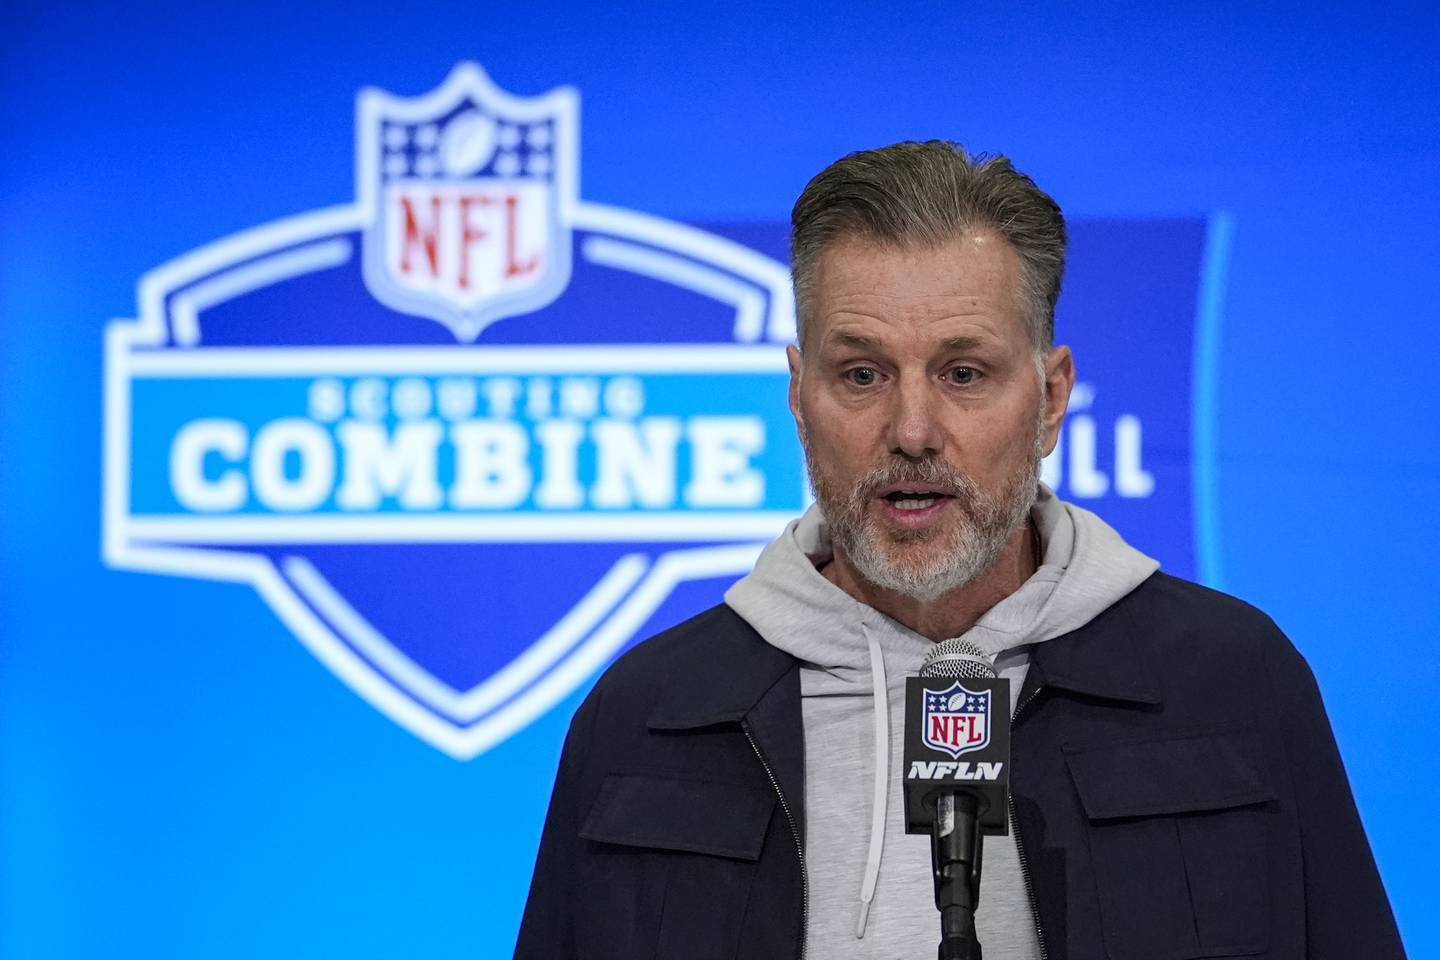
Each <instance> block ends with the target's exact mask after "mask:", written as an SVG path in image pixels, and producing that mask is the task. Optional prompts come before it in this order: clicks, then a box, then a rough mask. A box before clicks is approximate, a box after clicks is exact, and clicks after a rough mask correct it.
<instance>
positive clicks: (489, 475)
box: [450, 420, 532, 509]
mask: <svg viewBox="0 0 1440 960" xmlns="http://www.w3.org/2000/svg"><path fill="white" fill-rule="evenodd" d="M450 442H451V444H452V445H453V446H454V447H455V483H454V485H453V486H451V488H450V504H451V505H452V506H454V507H459V508H461V509H476V508H484V507H489V508H504V507H514V506H517V505H519V504H520V503H523V502H524V500H525V497H526V496H527V495H528V494H529V492H530V482H531V473H532V471H531V469H530V462H529V456H530V438H529V437H528V436H527V435H526V434H525V431H524V430H522V429H521V428H520V426H519V425H518V424H515V423H510V422H509V421H506V420H467V421H465V422H464V423H457V424H455V425H453V426H452V427H451V428H450Z"/></svg>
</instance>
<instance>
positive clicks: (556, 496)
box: [535, 420, 585, 510]
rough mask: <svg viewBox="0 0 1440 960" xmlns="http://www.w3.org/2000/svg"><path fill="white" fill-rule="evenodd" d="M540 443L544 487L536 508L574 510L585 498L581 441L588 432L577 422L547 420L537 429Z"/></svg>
mask: <svg viewBox="0 0 1440 960" xmlns="http://www.w3.org/2000/svg"><path fill="white" fill-rule="evenodd" d="M535 439H537V440H539V441H540V476H541V478H542V479H541V481H540V486H538V487H536V488H535V505H536V506H537V507H543V508H545V509H548V510H573V509H575V508H576V507H578V506H580V505H581V503H582V502H583V501H584V499H585V491H584V490H582V489H581V488H580V458H579V449H580V442H581V441H582V440H584V439H585V429H584V428H583V427H582V426H581V425H580V424H578V423H576V422H575V421H574V420H545V421H543V422H541V423H539V424H536V426H535Z"/></svg>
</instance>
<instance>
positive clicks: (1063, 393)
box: [1045, 346, 1075, 456]
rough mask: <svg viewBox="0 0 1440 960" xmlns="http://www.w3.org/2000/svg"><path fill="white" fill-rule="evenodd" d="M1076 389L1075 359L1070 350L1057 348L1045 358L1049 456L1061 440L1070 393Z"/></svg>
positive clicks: (1046, 447) (1046, 430) (1063, 347)
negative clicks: (1061, 428) (1061, 429)
mask: <svg viewBox="0 0 1440 960" xmlns="http://www.w3.org/2000/svg"><path fill="white" fill-rule="evenodd" d="M1074 387H1075V359H1074V357H1072V356H1071V355H1070V348H1069V347H1066V346H1060V347H1056V348H1055V349H1054V350H1051V351H1050V355H1049V356H1048V357H1046V358H1045V455H1046V456H1049V455H1050V454H1051V452H1052V451H1054V449H1055V443H1056V441H1057V440H1059V438H1060V427H1061V425H1062V424H1063V423H1064V422H1065V411H1066V410H1067V409H1068V408H1069V406H1070V391H1071V390H1072V389H1073V388H1074Z"/></svg>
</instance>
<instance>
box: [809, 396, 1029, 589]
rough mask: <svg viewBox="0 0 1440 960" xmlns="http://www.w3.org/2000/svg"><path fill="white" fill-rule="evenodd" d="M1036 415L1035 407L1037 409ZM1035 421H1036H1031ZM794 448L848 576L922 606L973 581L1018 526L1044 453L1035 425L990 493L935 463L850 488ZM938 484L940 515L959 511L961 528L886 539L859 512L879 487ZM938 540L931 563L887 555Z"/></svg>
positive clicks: (894, 464)
mask: <svg viewBox="0 0 1440 960" xmlns="http://www.w3.org/2000/svg"><path fill="white" fill-rule="evenodd" d="M1042 416H1043V409H1042ZM1037 420H1039V418H1037ZM800 442H801V444H802V446H804V448H805V464H806V469H807V470H808V471H809V474H810V484H811V486H812V488H813V489H814V490H815V499H816V501H817V502H818V503H819V504H820V512H821V513H822V514H823V515H824V517H825V521H826V523H827V525H828V526H829V528H830V537H831V539H832V540H833V541H834V543H835V545H836V546H837V547H839V548H840V549H841V550H843V551H844V552H845V556H846V558H847V559H848V560H849V562H850V564H851V565H852V566H853V567H854V568H855V570H856V571H857V572H858V573H859V574H860V575H861V576H862V577H864V578H865V579H866V580H867V581H869V582H870V583H872V584H874V585H875V586H877V587H880V588H881V589H883V590H889V591H891V592H893V593H897V594H900V595H901V596H905V597H912V598H914V599H916V600H919V601H921V602H925V603H928V602H930V601H932V600H935V599H936V598H938V597H940V596H941V595H942V594H945V593H948V592H949V591H951V590H956V589H958V588H960V587H963V586H965V585H966V584H968V583H971V582H972V581H974V580H975V578H976V577H978V576H980V574H982V573H984V572H985V571H986V570H987V569H989V567H990V566H991V565H992V564H993V563H994V562H995V561H996V559H998V558H999V556H1000V554H1001V552H1003V551H1004V549H1005V545H1006V544H1008V543H1009V542H1010V538H1011V537H1012V536H1013V535H1014V534H1015V531H1017V530H1019V529H1020V528H1021V527H1022V526H1024V524H1025V522H1026V520H1027V518H1028V517H1029V515H1030V508H1031V507H1032V506H1034V504H1035V496H1036V493H1037V492H1038V485H1039V482H1040V460H1041V458H1042V456H1043V455H1044V425H1043V421H1039V422H1037V425H1036V434H1035V443H1034V444H1033V447H1032V451H1031V456H1030V457H1029V459H1028V461H1027V463H1026V464H1025V467H1024V469H1022V470H1021V471H1020V472H1019V473H1018V474H1017V475H1016V476H1015V477H1013V478H1012V481H1011V483H1010V484H1009V485H1008V486H1007V488H1006V489H1004V490H1002V491H1000V493H999V494H997V495H993V496H992V495H990V494H988V493H986V492H985V491H983V490H981V489H980V487H979V485H978V484H977V483H976V482H975V481H974V480H973V479H972V478H971V477H970V476H968V475H966V474H964V473H961V472H959V471H958V470H955V469H953V468H951V467H950V466H948V465H947V464H945V463H943V462H941V461H939V460H937V459H929V460H921V461H911V460H903V459H894V460H891V461H890V462H889V463H887V464H885V465H883V466H881V467H879V468H877V469H875V470H873V471H871V472H870V473H868V474H866V475H865V476H863V477H861V478H860V479H859V480H858V481H857V482H856V483H855V485H854V487H853V488H851V489H850V490H848V491H846V490H841V489H838V485H837V484H836V483H834V482H832V481H831V479H830V478H829V477H827V476H825V475H823V474H822V473H821V472H820V471H818V470H816V468H815V460H814V458H813V457H811V456H810V443H809V436H808V433H807V432H806V431H805V430H804V429H803V428H802V429H801V431H800ZM904 483H918V484H929V485H934V486H938V487H939V488H941V489H942V490H944V491H945V492H946V493H948V494H950V495H951V496H953V497H954V498H955V499H954V502H953V503H951V504H950V506H949V507H948V508H947V509H951V510H956V509H958V510H960V511H961V513H962V514H963V515H964V519H965V522H963V523H958V524H955V523H952V524H951V525H950V526H949V527H948V528H947V529H945V530H942V531H934V530H914V531H901V532H899V533H895V532H891V533H890V534H888V535H887V534H886V533H885V532H883V531H882V530H880V529H879V526H878V523H877V522H874V521H873V519H872V518H871V517H870V516H868V515H867V513H866V506H867V505H868V503H869V502H870V500H872V499H873V498H874V496H875V494H876V493H877V492H878V491H880V490H881V489H883V488H885V487H888V486H891V485H892V484H904ZM937 537H943V538H944V545H943V548H942V549H940V550H939V551H938V554H939V555H938V557H937V558H936V559H935V560H934V561H932V562H930V563H928V564H927V563H925V562H923V561H907V560H906V559H905V558H904V557H903V556H898V557H897V556H892V554H891V552H890V550H892V549H894V548H895V547H903V546H904V545H905V544H907V543H928V542H930V541H931V540H934V539H936V538H937Z"/></svg>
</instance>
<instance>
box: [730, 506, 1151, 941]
mask: <svg viewBox="0 0 1440 960" xmlns="http://www.w3.org/2000/svg"><path fill="white" fill-rule="evenodd" d="M1031 519H1032V520H1033V521H1034V522H1035V524H1036V527H1037V529H1038V530H1039V533H1040V539H1041V544H1042V555H1043V559H1042V563H1041V565H1040V568H1039V569H1038V570H1036V571H1035V574H1034V576H1032V577H1031V578H1030V579H1029V580H1027V581H1026V582H1025V583H1024V584H1023V585H1022V586H1021V587H1020V589H1019V590H1017V591H1015V593H1013V594H1011V595H1010V596H1008V597H1006V598H1005V599H1004V600H1002V601H1000V602H999V603H997V604H996V605H995V606H994V607H992V608H990V610H989V611H988V612H987V613H986V614H985V615H984V616H983V617H981V618H980V621H979V622H978V623H976V624H975V626H973V627H971V628H970V630H969V631H967V632H966V633H965V634H964V636H965V637H966V638H968V639H970V640H973V641H974V642H975V643H976V644H978V645H979V646H980V648H981V649H982V650H984V651H985V652H986V654H988V655H991V656H994V657H995V667H996V670H997V672H999V674H1000V675H1001V676H1003V677H1007V678H1009V680H1010V689H1011V693H1012V703H1011V709H1012V711H1013V709H1014V701H1013V697H1014V696H1015V695H1016V694H1018V692H1019V690H1020V685H1021V683H1023V682H1024V679H1025V670H1026V668H1027V666H1028V665H1029V648H1030V647H1031V646H1032V645H1033V644H1036V643H1040V642H1042V641H1044V640H1049V639H1051V638H1053V637H1058V636H1060V635H1061V634H1064V633H1068V632H1070V631H1071V630H1074V629H1075V628H1077V627H1080V626H1083V625H1084V624H1086V623H1088V622H1089V621H1090V620H1091V619H1093V618H1094V617H1095V616H1096V615H1097V614H1099V613H1100V612H1101V611H1103V610H1105V609H1106V608H1107V607H1109V606H1110V605H1112V604H1113V603H1114V602H1115V601H1116V600H1118V599H1120V598H1121V597H1123V596H1125V595H1126V594H1127V593H1129V592H1130V591H1131V590H1133V589H1135V587H1137V586H1138V585H1139V584H1140V583H1141V582H1142V581H1144V580H1145V579H1146V578H1147V577H1149V576H1150V574H1152V573H1154V572H1155V570H1156V569H1157V568H1158V566H1159V564H1158V563H1157V562H1156V561H1154V560H1152V559H1150V558H1149V557H1147V556H1145V555H1144V554H1142V553H1140V552H1139V551H1138V550H1135V549H1134V548H1133V547H1131V546H1129V545H1128V544H1127V543H1125V541H1124V540H1122V539H1121V538H1120V535H1119V534H1118V533H1116V532H1115V531H1114V530H1112V529H1111V528H1110V527H1109V526H1108V525H1106V523H1105V522H1104V521H1103V520H1101V519H1100V518H1099V517H1097V516H1095V515H1094V514H1093V513H1090V512H1089V511H1087V510H1082V509H1080V508H1079V507H1076V506H1074V505H1072V504H1068V503H1063V502H1062V501H1060V500H1058V499H1056V497H1055V495H1054V494H1053V493H1052V492H1051V491H1050V490H1049V488H1047V487H1044V486H1043V485H1042V486H1041V488H1040V495H1039V498H1038V499H1037V500H1036V503H1035V507H1034V509H1033V510H1032V511H1031ZM831 556H832V550H831V545H830V536H829V531H828V530H827V529H826V527H825V523H824V520H823V518H822V517H821V515H820V512H819V508H818V507H812V508H811V509H810V510H809V512H807V513H806V514H805V516H803V517H801V518H800V519H799V520H796V521H794V522H793V523H791V524H790V525H789V526H788V527H786V529H785V532H784V533H782V534H781V535H780V538H779V539H778V540H776V541H775V542H774V543H772V544H770V545H769V546H768V547H766V548H765V550H764V552H763V553H761V554H760V559H759V561H758V562H757V563H756V565H755V569H754V570H753V571H752V572H751V573H750V574H749V575H748V576H746V577H745V578H744V579H742V580H740V581H739V582H738V583H736V584H735V585H734V586H733V587H731V588H730V590H729V591H728V592H727V593H726V594H725V602H726V603H727V604H729V606H730V607H731V608H732V609H734V610H735V612H736V613H738V614H739V615H740V616H741V617H743V618H744V619H745V620H746V621H747V622H748V623H749V624H750V625H751V626H753V627H754V628H755V629H756V630H757V631H759V633H760V635H761V636H763V637H764V638H765V640H766V641H767V642H769V643H770V644H772V645H773V646H775V647H778V648H779V649H781V650H784V651H785V652H786V653H788V654H790V655H791V656H793V657H796V658H797V659H798V660H799V661H800V692H801V697H802V700H801V713H802V717H803V720H804V725H805V861H806V882H807V884H808V889H809V904H810V910H809V921H808V924H807V927H806V931H805V937H806V952H807V954H808V955H810V956H812V957H844V958H850V957H855V958H875V960H882V958H883V960H898V958H913V957H924V956H931V955H933V953H934V951H935V945H936V943H938V942H939V937H940V934H939V930H940V926H939V913H938V912H937V911H936V910H935V904H934V890H933V886H932V881H931V878H930V846H929V840H928V838H926V837H923V836H913V835H907V834H906V833H905V822H904V801H903V796H902V792H901V779H900V765H901V762H900V758H901V749H902V739H903V734H904V713H903V710H904V699H905V678H906V677H908V676H913V675H915V674H917V673H918V672H919V670H920V663H921V661H922V659H923V658H924V656H925V651H926V650H927V649H928V648H929V646H930V641H928V640H927V639H926V638H925V637H922V636H920V635H919V634H917V633H915V632H914V631H912V630H910V629H908V628H907V627H905V626H902V625H901V624H900V623H898V622H896V621H894V620H891V619H890V618H889V617H887V616H885V615H884V614H882V613H880V612H879V611H877V610H875V609H874V608H872V607H868V606H866V605H865V604H863V603H861V602H860V601H858V600H856V599H855V598H853V597H851V596H850V595H849V594H847V593H845V592H844V591H843V590H841V589H840V588H839V587H836V586H835V585H834V584H832V583H831V582H830V581H828V580H826V579H825V578H824V577H823V576H822V575H821V574H820V572H819V568H820V567H823V566H824V565H825V564H826V563H828V562H829V561H830V559H831ZM866 783H869V784H870V785H871V787H872V789H868V790H867V789H865V788H864V787H863V786H861V785H862V784H866ZM984 862H985V867H984V879H983V883H982V886H981V897H980V905H979V908H978V909H977V910H976V915H975V920H976V926H977V929H978V932H979V937H980V942H981V943H982V944H983V945H984V948H985V956H986V960H1011V958H1016V960H1019V958H1027V960H1028V958H1038V957H1039V956H1040V949H1039V943H1038V941H1037V937H1036V928H1035V920H1034V914H1033V912H1032V910H1031V905H1030V900H1029V891H1027V890H1026V889H1025V882H1024V879H1023V878H1022V876H1021V873H1020V866H1019V860H1018V858H1017V854H1016V848H1015V838H1014V831H1013V830H1012V831H1011V834H1010V836H1008V837H986V838H985V861H984Z"/></svg>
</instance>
